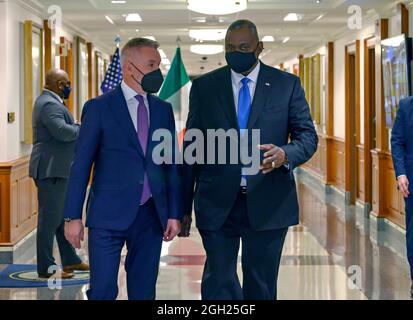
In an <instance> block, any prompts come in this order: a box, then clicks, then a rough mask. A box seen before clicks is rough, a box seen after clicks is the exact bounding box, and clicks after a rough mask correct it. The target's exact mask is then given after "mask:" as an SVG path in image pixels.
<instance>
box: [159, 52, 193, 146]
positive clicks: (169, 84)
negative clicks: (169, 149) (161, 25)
mask: <svg viewBox="0 0 413 320" xmlns="http://www.w3.org/2000/svg"><path fill="white" fill-rule="evenodd" d="M190 90H191V81H190V79H189V76H188V74H187V73H186V70H185V66H184V63H183V62H182V57H181V48H179V47H178V48H176V52H175V57H174V58H173V60H172V64H171V68H170V69H169V71H168V74H167V75H166V78H165V81H164V83H163V85H162V88H161V90H160V92H159V98H161V99H162V100H165V101H168V102H170V103H171V104H172V107H173V109H174V115H175V122H176V130H177V131H178V141H179V144H180V145H181V144H182V141H183V136H184V134H185V122H186V119H187V117H188V111H189V91H190Z"/></svg>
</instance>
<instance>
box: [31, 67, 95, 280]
mask: <svg viewBox="0 0 413 320" xmlns="http://www.w3.org/2000/svg"><path fill="white" fill-rule="evenodd" d="M70 90H71V87H70V81H69V77H68V75H67V73H66V72H65V71H63V70H60V69H52V70H50V71H49V72H48V73H47V74H46V85H45V87H44V91H43V93H42V94H41V95H40V96H39V97H38V98H37V100H36V102H35V104H34V109H33V151H32V154H31V158H30V169H29V174H30V177H32V178H33V179H34V182H35V184H36V186H37V188H38V203H39V210H38V212H39V216H38V219H39V220H38V225H37V242H36V245H37V272H38V274H39V277H40V278H48V277H50V276H51V275H52V274H53V273H54V272H55V271H56V270H52V269H50V267H53V266H55V264H56V263H55V259H54V257H53V243H54V238H55V236H56V240H57V244H58V246H59V252H60V257H61V261H62V264H63V267H64V269H63V270H64V271H63V272H61V274H60V276H61V278H63V279H67V278H71V277H73V273H72V272H73V271H75V270H81V271H85V270H88V269H89V266H88V265H86V264H84V263H82V261H81V259H80V258H79V256H78V255H77V254H76V252H75V249H74V248H73V246H72V245H71V244H70V243H69V242H68V241H67V239H66V238H65V236H64V220H63V208H64V200H65V196H66V188H67V178H68V177H69V169H70V164H71V162H72V159H73V154H74V149H75V143H76V140H77V138H78V135H79V125H77V124H75V123H74V120H73V117H72V115H71V114H70V112H69V111H68V110H67V108H66V106H65V105H64V101H63V100H64V99H68V98H69V95H70Z"/></svg>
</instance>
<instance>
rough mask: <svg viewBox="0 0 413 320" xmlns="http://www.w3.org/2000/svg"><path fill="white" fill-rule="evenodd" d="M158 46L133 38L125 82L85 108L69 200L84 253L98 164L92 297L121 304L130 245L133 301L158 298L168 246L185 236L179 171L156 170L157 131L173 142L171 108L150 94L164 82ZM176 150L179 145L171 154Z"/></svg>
mask: <svg viewBox="0 0 413 320" xmlns="http://www.w3.org/2000/svg"><path fill="white" fill-rule="evenodd" d="M157 48H158V43H157V42H155V41H152V40H149V39H146V38H136V39H132V40H130V41H129V42H128V43H127V44H126V45H125V47H124V48H123V49H122V53H121V64H122V74H123V81H122V84H121V85H119V86H118V87H117V88H116V89H114V90H113V91H111V92H108V93H107V94H104V95H102V96H100V97H98V98H96V99H93V100H90V101H88V102H87V103H86V104H85V106H84V108H83V115H82V126H81V129H80V135H79V140H78V143H77V147H76V153H75V159H74V162H73V165H72V167H71V173H70V178H69V187H68V193H67V197H66V204H65V218H66V221H67V222H66V226H65V234H66V237H67V238H68V240H69V241H70V242H71V243H72V244H73V245H74V246H75V247H80V241H81V240H83V224H82V220H81V218H82V207H83V202H84V200H85V192H86V188H87V186H88V182H89V175H90V171H91V169H92V165H93V164H94V173H93V181H92V186H91V188H90V195H89V197H90V198H89V201H88V207H87V222H86V225H87V227H88V228H89V263H90V270H91V275H90V276H91V278H90V289H89V290H88V293H87V294H88V297H89V299H99V300H103V299H111V300H113V299H116V297H117V294H118V286H117V284H118V270H119V263H120V257H121V251H122V247H123V246H124V244H125V243H126V246H127V249H128V253H127V257H126V261H125V269H126V272H127V287H128V297H129V299H132V300H135V299H154V298H155V285H156V280H157V276H158V267H159V260H160V253H161V247H162V240H164V241H171V240H172V239H173V238H174V237H175V236H176V234H177V233H179V231H180V219H181V218H182V209H181V206H182V200H181V195H182V191H181V182H180V176H179V172H178V168H177V165H176V163H175V162H172V163H163V164H161V165H159V164H155V162H154V159H153V157H152V153H153V150H154V148H155V147H156V146H157V144H156V142H155V141H154V140H153V139H152V135H153V133H154V131H155V130H157V129H164V130H166V131H167V132H169V133H170V134H173V135H174V136H175V122H174V116H173V111H172V106H171V104H169V103H167V102H164V101H162V100H160V99H159V98H157V97H156V96H154V95H152V93H155V92H157V91H158V90H159V88H160V86H161V84H162V81H163V77H162V74H161V72H160V70H159V64H160V62H161V57H160V55H159V52H158V50H157ZM174 150H175V145H173V146H170V148H169V150H166V151H168V152H171V153H174ZM173 159H175V156H174V155H173Z"/></svg>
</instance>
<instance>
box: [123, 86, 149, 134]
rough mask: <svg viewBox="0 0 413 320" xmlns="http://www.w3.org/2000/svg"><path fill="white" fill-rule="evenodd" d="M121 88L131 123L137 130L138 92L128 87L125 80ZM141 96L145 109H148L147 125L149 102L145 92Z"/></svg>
mask: <svg viewBox="0 0 413 320" xmlns="http://www.w3.org/2000/svg"><path fill="white" fill-rule="evenodd" d="M120 86H121V88H122V92H123V95H124V96H125V100H126V104H127V105H128V110H129V114H130V117H131V118H132V121H133V125H134V126H135V130H136V131H138V100H136V98H135V97H136V95H138V94H140V93H137V92H136V91H135V90H133V89H132V88H131V87H129V86H128V85H127V84H126V83H125V81H122V83H121V85H120ZM140 95H141V96H142V97H143V102H144V103H145V107H146V110H147V111H148V121H149V123H148V125H149V124H150V118H149V116H150V113H149V103H148V95H147V94H146V93H143V94H140Z"/></svg>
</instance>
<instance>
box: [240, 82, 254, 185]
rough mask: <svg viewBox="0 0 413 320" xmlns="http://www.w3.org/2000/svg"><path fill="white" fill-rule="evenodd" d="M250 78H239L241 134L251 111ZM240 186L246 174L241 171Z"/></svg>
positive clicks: (243, 182)
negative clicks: (240, 85) (240, 84)
mask: <svg viewBox="0 0 413 320" xmlns="http://www.w3.org/2000/svg"><path fill="white" fill-rule="evenodd" d="M249 81H250V79H248V78H244V79H242V80H241V82H242V87H241V90H240V91H239V95H238V126H239V128H240V134H241V136H242V135H244V132H245V130H246V129H247V127H248V119H249V117H250V111H251V94H250V88H249V87H248V82H249ZM241 177H242V178H241V186H243V187H246V186H247V176H246V175H245V174H242V173H241Z"/></svg>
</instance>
